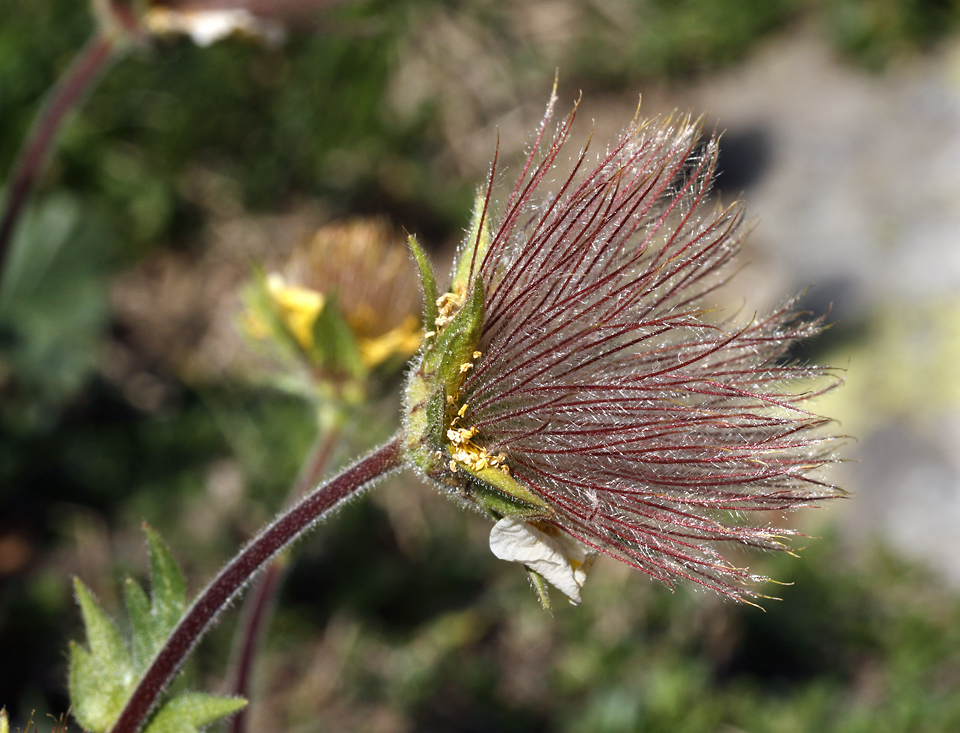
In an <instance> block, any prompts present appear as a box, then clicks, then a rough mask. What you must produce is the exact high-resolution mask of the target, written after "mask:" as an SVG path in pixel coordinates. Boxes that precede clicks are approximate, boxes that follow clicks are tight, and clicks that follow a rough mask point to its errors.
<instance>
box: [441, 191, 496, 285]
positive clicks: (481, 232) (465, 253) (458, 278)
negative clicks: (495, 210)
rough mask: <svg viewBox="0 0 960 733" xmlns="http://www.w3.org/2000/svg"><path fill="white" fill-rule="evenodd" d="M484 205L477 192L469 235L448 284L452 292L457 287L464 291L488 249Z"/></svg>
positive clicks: (484, 200)
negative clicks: (450, 281)
mask: <svg viewBox="0 0 960 733" xmlns="http://www.w3.org/2000/svg"><path fill="white" fill-rule="evenodd" d="M486 205H487V197H486V195H485V194H483V193H482V192H478V193H477V196H476V198H475V199H474V202H473V216H472V218H471V219H470V233H469V234H467V238H466V239H464V240H463V244H462V245H461V246H460V252H459V255H458V259H457V269H456V270H455V271H454V274H453V282H452V283H451V284H450V289H451V290H452V291H454V292H456V289H457V287H458V286H459V287H462V288H464V290H466V286H467V285H468V284H469V282H470V276H471V274H472V275H473V276H474V277H476V274H477V273H476V270H477V269H479V268H480V263H481V262H483V258H484V256H485V255H486V254H487V250H488V249H490V227H489V225H488V224H487V217H486V216H484V214H485V211H484V209H485V208H486ZM471 266H473V268H472V267H471ZM474 268H476V269H474Z"/></svg>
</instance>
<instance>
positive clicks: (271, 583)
mask: <svg viewBox="0 0 960 733" xmlns="http://www.w3.org/2000/svg"><path fill="white" fill-rule="evenodd" d="M339 439H340V431H339V430H338V429H337V428H336V427H332V428H330V429H329V430H328V431H327V432H326V434H325V435H324V436H322V437H321V438H320V439H319V440H317V441H316V443H315V445H314V447H313V448H312V449H311V450H310V453H309V454H308V455H307V460H306V461H305V462H304V465H303V469H302V470H301V472H300V475H299V476H298V477H297V479H296V481H295V482H294V485H293V489H292V490H291V492H290V497H289V498H288V499H287V503H288V504H289V503H290V502H291V501H292V500H294V499H296V498H298V497H300V496H301V495H303V494H305V493H306V492H307V491H308V490H309V489H310V487H311V486H315V485H316V483H317V482H318V481H319V480H320V476H321V474H322V473H323V472H324V470H325V468H326V466H327V463H328V462H329V460H330V456H331V454H332V453H333V449H334V447H335V446H336V444H337V441H338V440H339ZM285 569H286V563H284V562H283V561H282V559H281V558H279V557H275V558H274V559H273V560H272V561H271V562H270V564H269V565H267V567H266V569H265V570H264V571H263V573H262V574H261V575H260V577H259V578H257V581H256V583H255V584H254V586H253V591H252V592H251V594H250V595H249V596H247V599H246V602H245V603H244V607H243V611H242V612H241V614H240V628H239V630H238V633H237V645H236V652H235V654H236V670H235V671H234V673H233V675H232V677H233V685H232V687H233V689H232V694H234V695H236V696H237V697H244V698H247V699H249V698H250V695H249V690H250V681H251V678H252V676H253V662H254V659H255V657H256V654H257V647H258V645H259V643H260V637H261V635H262V634H263V630H264V628H265V627H266V625H267V623H268V622H269V619H270V615H271V610H272V607H273V601H274V599H275V598H276V594H277V591H278V590H279V589H280V586H281V584H282V582H283V575H284V570H285ZM249 709H250V708H249V706H247V707H245V708H243V710H241V711H240V712H238V713H237V714H236V715H234V716H233V720H232V721H231V722H230V730H231V731H232V733H245V731H246V730H247V718H248V711H249Z"/></svg>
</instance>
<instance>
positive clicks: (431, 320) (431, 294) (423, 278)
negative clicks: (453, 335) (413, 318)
mask: <svg viewBox="0 0 960 733" xmlns="http://www.w3.org/2000/svg"><path fill="white" fill-rule="evenodd" d="M407 244H408V245H409V247H410V251H411V252H412V253H413V259H414V260H416V262H417V267H418V268H419V270H420V283H421V285H422V286H423V326H424V328H425V329H426V330H427V331H430V330H432V329H433V328H434V324H435V323H436V320H437V316H439V315H440V311H439V310H438V309H437V276H436V275H435V274H434V273H433V266H432V265H431V264H430V258H429V257H427V253H426V252H424V251H423V248H422V247H421V246H420V243H419V242H418V241H417V238H416V237H415V236H413V235H412V234H411V235H410V236H409V237H407Z"/></svg>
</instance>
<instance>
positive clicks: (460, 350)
mask: <svg viewBox="0 0 960 733" xmlns="http://www.w3.org/2000/svg"><path fill="white" fill-rule="evenodd" d="M482 326H483V283H482V282H481V281H480V278H479V277H478V278H477V279H476V281H475V282H474V284H473V287H472V288H470V291H469V292H468V293H467V298H466V300H465V301H464V303H463V306H462V307H461V308H460V310H459V312H458V313H457V314H456V315H455V316H454V318H453V320H452V321H451V322H450V323H448V324H447V326H446V327H445V328H444V329H443V330H442V331H441V332H440V333H439V334H438V335H437V336H436V340H435V341H434V340H433V339H431V341H432V344H431V345H430V347H429V348H428V349H427V351H426V353H425V354H424V356H423V367H422V368H423V371H424V373H425V374H429V375H433V374H436V377H437V379H438V380H439V382H440V384H441V385H443V387H444V389H445V390H446V391H447V392H448V393H449V394H452V393H454V392H455V391H456V388H457V387H458V386H459V384H460V382H461V380H462V379H463V373H462V372H461V371H460V365H461V364H464V363H467V362H470V361H473V352H474V350H475V349H476V347H477V342H478V341H479V340H480V329H481V327H482Z"/></svg>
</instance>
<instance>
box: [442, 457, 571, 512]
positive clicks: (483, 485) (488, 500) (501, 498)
mask: <svg viewBox="0 0 960 733" xmlns="http://www.w3.org/2000/svg"><path fill="white" fill-rule="evenodd" d="M457 468H458V469H459V470H461V471H463V472H464V473H465V474H466V475H467V476H468V477H469V478H468V479H467V481H468V483H469V484H470V490H471V496H472V497H473V498H474V499H475V500H476V502H477V503H478V504H479V505H480V506H482V507H483V508H484V509H487V510H489V511H491V512H493V513H494V514H495V515H496V516H497V519H500V518H502V517H528V518H529V517H548V516H550V515H551V514H553V510H552V509H551V508H550V506H549V505H548V504H546V503H545V502H544V501H543V499H541V498H540V497H539V496H537V495H536V494H534V493H533V492H532V491H530V489H528V488H526V487H525V486H524V485H523V484H521V483H520V482H519V481H517V480H516V479H515V478H513V476H510V475H508V474H506V473H504V472H503V471H501V470H500V469H499V468H483V469H480V470H479V471H477V470H475V469H472V468H467V467H466V466H464V465H463V464H459V463H458V464H457Z"/></svg>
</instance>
